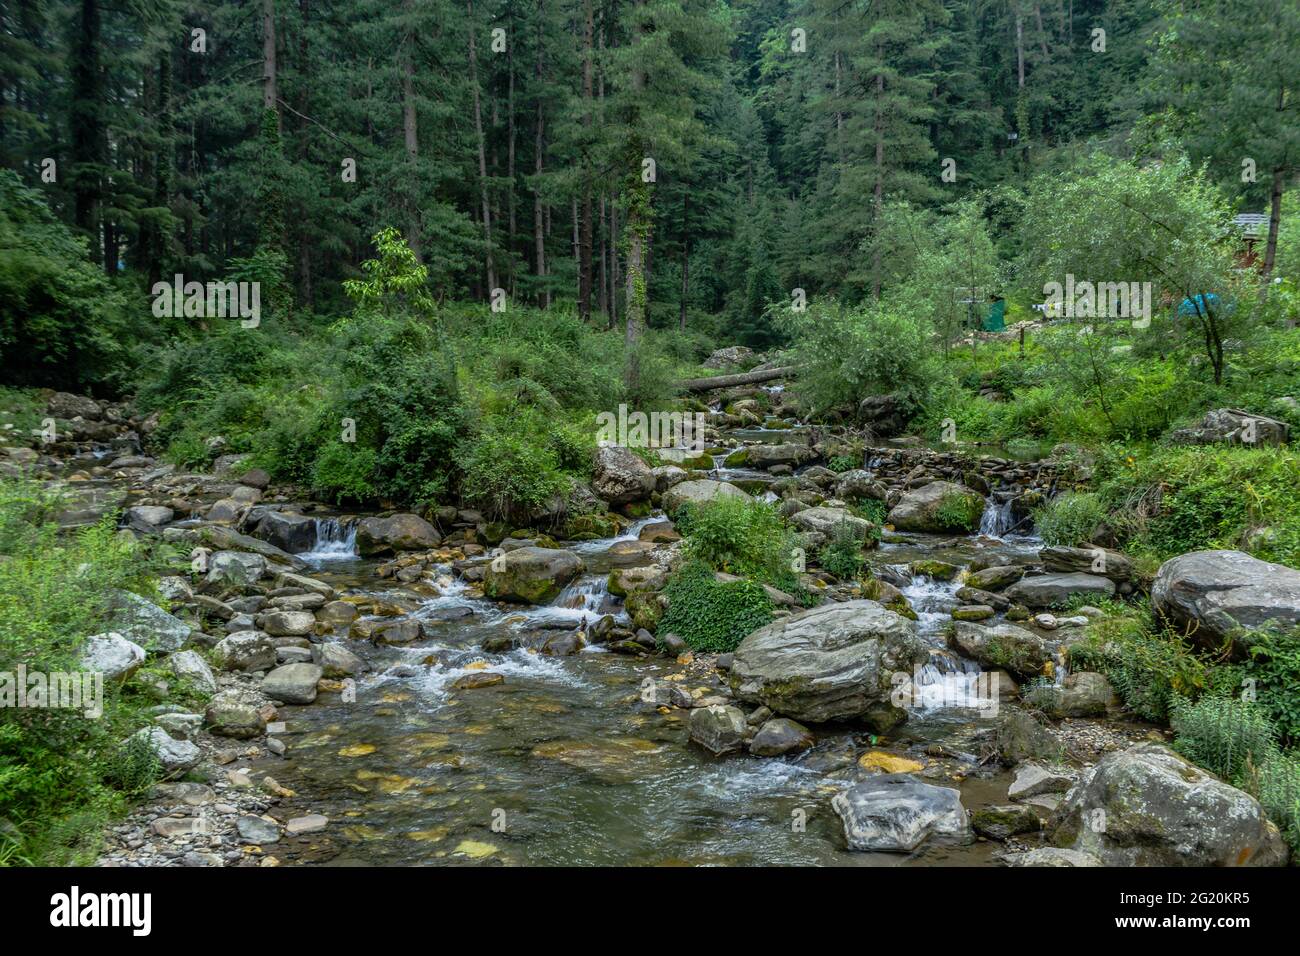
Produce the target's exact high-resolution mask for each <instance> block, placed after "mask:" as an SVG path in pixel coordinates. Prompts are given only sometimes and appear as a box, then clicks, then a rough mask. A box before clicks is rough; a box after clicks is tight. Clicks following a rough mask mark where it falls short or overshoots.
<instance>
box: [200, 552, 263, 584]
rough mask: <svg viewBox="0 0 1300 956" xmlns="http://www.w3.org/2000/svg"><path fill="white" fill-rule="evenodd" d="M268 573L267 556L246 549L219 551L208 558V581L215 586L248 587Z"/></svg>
mask: <svg viewBox="0 0 1300 956" xmlns="http://www.w3.org/2000/svg"><path fill="white" fill-rule="evenodd" d="M265 573H266V558H264V557H262V555H260V554H248V553H246V552H244V551H218V552H216V553H215V554H213V555H212V556H211V557H210V558H208V576H207V578H206V582H207V584H208V585H210V586H214V587H237V588H246V587H248V586H249V585H252V584H256V583H257V580H258V578H260V577H261V576H262V575H263V574H265Z"/></svg>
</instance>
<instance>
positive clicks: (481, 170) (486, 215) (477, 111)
mask: <svg viewBox="0 0 1300 956" xmlns="http://www.w3.org/2000/svg"><path fill="white" fill-rule="evenodd" d="M465 8H466V13H467V15H468V19H469V83H470V87H471V88H472V89H473V91H474V135H475V136H476V137H477V138H478V180H479V192H480V194H481V198H482V202H483V242H484V244H485V246H486V247H487V293H488V295H489V296H491V295H492V290H494V289H495V288H496V287H497V275H496V267H495V266H494V265H493V263H492V207H491V201H490V200H489V198H488V181H487V144H486V143H485V142H484V139H483V108H482V104H481V103H480V102H479V90H478V54H477V52H476V51H475V49H474V29H475V24H474V0H466V2H465Z"/></svg>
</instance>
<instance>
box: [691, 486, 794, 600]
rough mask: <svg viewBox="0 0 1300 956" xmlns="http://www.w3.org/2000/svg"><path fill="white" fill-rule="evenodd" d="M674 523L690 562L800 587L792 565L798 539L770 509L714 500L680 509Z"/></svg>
mask: <svg viewBox="0 0 1300 956" xmlns="http://www.w3.org/2000/svg"><path fill="white" fill-rule="evenodd" d="M676 521H677V530H678V531H679V532H680V533H681V534H682V536H683V537H684V538H685V543H684V550H685V554H686V555H687V557H688V558H691V559H694V560H697V561H702V562H703V563H705V564H707V565H708V566H709V567H711V568H713V569H714V570H717V571H726V572H728V573H730V574H737V575H740V576H741V577H747V578H753V579H754V580H757V581H762V582H765V583H767V584H771V585H772V586H774V587H778V588H781V589H782V590H793V589H795V588H797V586H798V579H797V578H796V577H795V572H794V569H793V567H792V558H793V555H794V551H795V547H796V545H795V538H794V535H793V534H792V533H791V532H790V531H789V529H787V528H786V526H785V524H784V523H783V522H782V520H781V516H780V515H779V514H778V513H777V511H776V509H775V508H774V507H773V506H772V505H770V504H767V503H766V502H762V501H752V500H747V499H744V498H715V499H713V500H712V501H708V502H705V503H703V504H690V505H687V506H684V507H682V508H681V509H679V510H678V513H677V515H676Z"/></svg>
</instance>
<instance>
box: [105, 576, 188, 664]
mask: <svg viewBox="0 0 1300 956" xmlns="http://www.w3.org/2000/svg"><path fill="white" fill-rule="evenodd" d="M111 604H112V610H113V618H114V626H113V630H114V631H116V632H117V633H119V634H121V635H122V636H123V637H125V638H126V639H127V640H128V641H133V642H134V643H136V644H139V645H140V646H141V647H143V648H144V649H145V650H146V651H155V652H159V653H164V654H167V653H171V652H172V651H176V650H180V648H181V646H182V645H183V644H184V643H185V642H186V641H187V640H189V637H190V630H191V629H190V626H189V625H188V624H186V623H185V622H184V621H182V620H181V619H180V618H178V617H175V616H174V615H171V614H168V613H167V612H166V611H164V610H163V609H162V608H160V607H159V606H158V605H156V604H154V603H153V602H152V601H146V600H145V599H144V598H142V597H140V595H138V594H132V593H131V592H130V591H114V592H112V597H111Z"/></svg>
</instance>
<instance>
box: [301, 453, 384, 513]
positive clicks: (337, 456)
mask: <svg viewBox="0 0 1300 956" xmlns="http://www.w3.org/2000/svg"><path fill="white" fill-rule="evenodd" d="M374 478H375V451H374V449H373V448H365V447H358V446H357V445H353V444H346V443H344V442H330V443H327V444H326V445H324V446H323V447H322V448H321V450H320V453H319V454H318V455H317V456H316V461H315V462H314V463H313V464H312V470H311V487H312V489H313V490H314V491H315V492H316V493H317V494H319V495H321V496H322V497H324V498H326V499H328V500H330V501H332V502H334V503H335V504H347V503H356V504H360V503H363V502H367V501H370V500H371V499H373V498H374V497H375V485H374Z"/></svg>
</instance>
